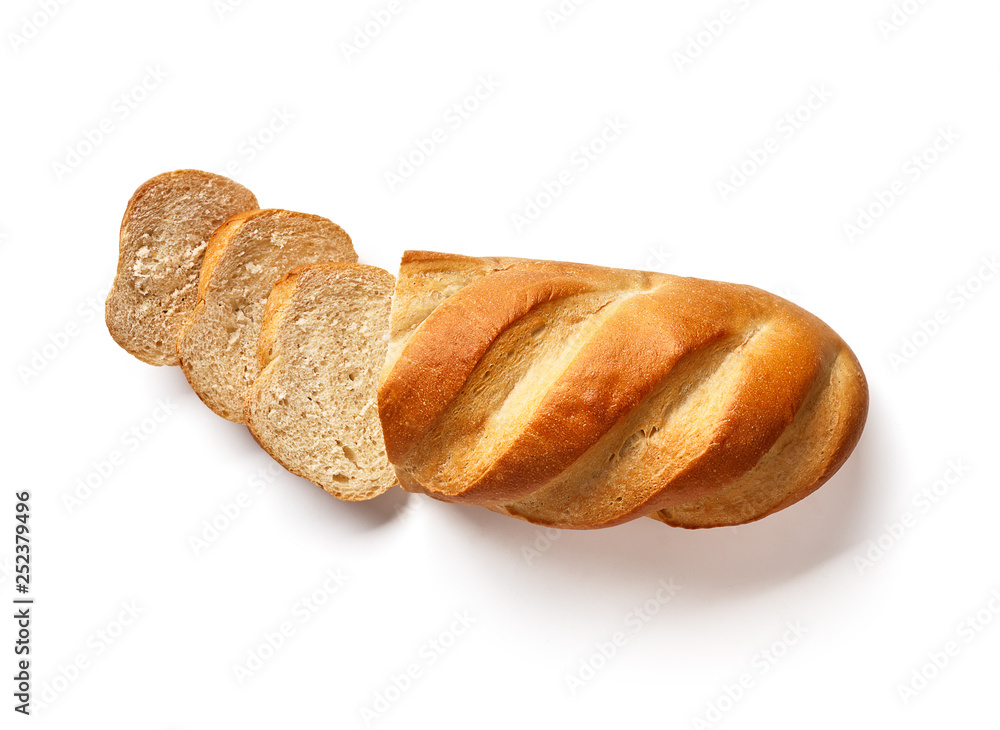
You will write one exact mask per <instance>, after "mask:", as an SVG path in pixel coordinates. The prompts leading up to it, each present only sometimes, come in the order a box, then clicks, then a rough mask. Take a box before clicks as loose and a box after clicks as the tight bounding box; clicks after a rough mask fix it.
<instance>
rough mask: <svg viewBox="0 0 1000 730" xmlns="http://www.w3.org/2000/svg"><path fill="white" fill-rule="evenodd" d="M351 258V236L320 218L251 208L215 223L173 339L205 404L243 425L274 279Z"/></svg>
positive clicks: (290, 212) (187, 374)
mask: <svg viewBox="0 0 1000 730" xmlns="http://www.w3.org/2000/svg"><path fill="white" fill-rule="evenodd" d="M357 260H358V256H357V254H356V253H355V252H354V246H353V245H352V244H351V238H350V236H348V235H347V233H345V232H344V230H343V229H342V228H341V227H340V226H338V225H337V224H336V223H333V222H331V221H329V220H327V219H326V218H322V217H320V216H318V215H309V214H306V213H295V212H292V211H288V210H276V209H271V210H252V211H248V212H246V213H240V214H239V215H236V216H233V217H232V218H230V219H229V220H228V221H226V222H225V223H224V224H223V225H222V226H220V227H219V229H218V230H217V231H216V232H215V233H214V234H213V236H212V239H211V240H210V241H209V244H208V250H207V251H206V253H205V262H204V264H203V265H202V270H201V278H200V280H199V282H198V303H197V304H196V305H195V308H194V312H193V313H192V314H191V317H190V318H189V319H188V320H187V322H185V323H184V326H183V327H182V328H181V331H180V334H179V335H178V336H177V354H178V356H179V359H180V363H181V368H182V369H183V370H184V375H185V376H186V377H187V379H188V382H189V383H190V384H191V387H192V388H194V390H195V392H196V393H197V394H198V396H199V397H200V398H201V399H202V400H203V401H204V402H205V403H206V404H207V405H208V407H209V408H211V409H212V410H213V411H215V412H216V413H218V414H219V415H220V416H222V417H223V418H228V419H229V420H230V421H235V422H236V423H243V422H244V420H243V402H244V400H245V399H246V393H247V389H248V388H249V387H250V385H251V384H252V383H253V381H254V380H255V379H256V377H257V375H258V374H259V373H260V369H259V367H258V365H257V340H258V337H259V335H260V327H261V321H262V317H263V314H264V305H265V304H266V302H267V296H268V294H270V293H271V288H272V287H273V286H274V284H275V282H276V281H277V280H278V279H280V278H281V277H282V276H283V275H284V274H286V273H288V272H289V271H290V270H291V269H293V268H295V267H296V266H301V265H303V264H313V263H320V262H326V261H342V262H349V263H354V262H356V261H357Z"/></svg>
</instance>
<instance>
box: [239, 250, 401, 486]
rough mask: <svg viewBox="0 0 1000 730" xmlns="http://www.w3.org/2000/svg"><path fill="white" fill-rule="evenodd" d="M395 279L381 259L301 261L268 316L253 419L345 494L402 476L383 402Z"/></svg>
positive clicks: (265, 439) (251, 400)
mask: <svg viewBox="0 0 1000 730" xmlns="http://www.w3.org/2000/svg"><path fill="white" fill-rule="evenodd" d="M393 285H394V279H393V277H392V275H391V274H389V273H388V272H386V271H383V270H382V269H378V268H375V267H373V266H362V265H358V264H315V265H312V266H301V267H298V268H296V269H293V270H292V271H291V272H289V273H288V274H287V275H286V276H284V277H283V278H282V279H281V280H280V281H278V283H277V284H276V285H275V287H274V289H273V291H272V292H271V295H270V297H269V298H268V300H267V306H266V308H265V310H264V313H263V315H262V323H263V326H262V329H261V335H260V342H259V349H258V359H259V365H260V368H261V372H260V376H259V377H258V378H257V379H256V381H255V382H254V384H253V385H252V386H251V388H250V390H249V392H248V394H247V399H246V404H245V416H246V422H247V425H248V426H249V427H250V431H251V433H253V435H254V438H256V439H257V441H258V442H259V443H260V445H261V446H263V447H264V449H265V450H266V451H267V452H268V453H269V454H271V456H273V457H274V458H275V459H276V460H277V461H278V462H280V463H281V464H282V466H284V467H285V468H286V469H288V470H289V471H291V472H293V473H295V474H298V475H299V476H302V477H305V478H306V479H308V480H310V481H312V482H314V483H316V484H318V485H319V486H321V487H323V489H325V490H326V491H327V492H329V493H330V494H332V495H333V496H335V497H338V498H340V499H347V500H363V499H370V498H371V497H374V496H376V495H378V494H381V493H382V492H384V491H385V490H386V489H388V488H389V487H391V486H392V485H394V484H395V483H396V477H395V474H394V473H393V470H392V467H391V466H390V465H389V460H388V459H387V457H386V454H385V444H384V442H383V440H382V426H381V424H380V422H379V416H378V404H377V402H376V394H377V389H378V379H379V374H380V372H381V367H382V363H383V361H384V360H385V354H386V348H387V346H388V336H389V309H390V302H391V299H392V291H393Z"/></svg>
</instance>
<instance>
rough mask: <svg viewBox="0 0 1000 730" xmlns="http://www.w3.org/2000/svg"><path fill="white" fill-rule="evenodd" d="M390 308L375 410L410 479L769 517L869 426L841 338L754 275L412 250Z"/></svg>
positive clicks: (568, 503) (704, 518) (586, 518)
mask: <svg viewBox="0 0 1000 730" xmlns="http://www.w3.org/2000/svg"><path fill="white" fill-rule="evenodd" d="M392 320H393V326H392V338H391V342H390V356H389V358H388V359H387V362H386V366H385V369H384V371H383V376H382V381H381V383H380V388H379V412H380V416H381V418H382V426H383V432H384V434H385V439H386V447H387V452H388V454H389V458H390V461H392V462H393V465H394V467H395V470H396V474H397V477H398V478H399V481H400V484H401V485H402V486H403V487H404V488H405V489H407V490H410V491H419V492H425V493H427V494H429V495H431V496H433V497H436V498H438V499H442V500H446V501H452V502H462V503H467V504H478V505H483V506H487V507H490V508H491V509H494V510H496V511H498V512H502V513H505V514H509V515H512V516H516V517H520V518H522V519H527V520H529V521H532V522H536V523H539V524H546V525H553V526H557V527H566V528H593V527H603V526H608V525H613V524H619V523H621V522H625V521H627V520H631V519H634V518H636V517H639V516H643V515H650V514H655V515H656V516H657V518H658V519H661V520H664V521H667V522H671V523H673V524H683V525H684V526H689V527H696V526H702V525H706V526H707V525H717V524H739V523H742V522H746V521H749V520H751V519H759V518H760V517H762V516H764V514H770V513H771V512H773V511H775V510H777V509H781V508H783V507H784V506H787V505H788V504H791V503H793V502H795V501H797V500H798V499H801V498H802V497H804V496H805V495H806V494H808V493H810V492H811V491H813V490H814V489H815V488H816V487H818V486H819V484H821V483H822V482H823V481H825V480H826V479H828V478H829V476H830V475H832V473H833V472H834V471H836V469H837V468H838V467H839V466H840V464H842V463H843V461H844V460H845V459H846V458H847V456H848V455H849V454H850V451H851V450H852V449H853V447H854V444H855V443H856V442H857V439H858V437H859V436H860V433H861V429H862V428H863V425H864V419H865V413H866V410H867V387H866V386H865V384H864V378H863V374H861V371H860V367H857V360H856V359H855V358H854V356H853V353H851V352H850V350H849V348H847V346H846V344H844V342H843V341H842V340H841V339H840V338H839V337H838V336H837V335H836V334H835V333H834V332H833V331H832V330H831V329H830V328H829V327H828V326H827V325H825V324H824V323H823V322H822V321H820V320H819V319H818V318H816V317H814V316H813V315H811V314H809V313H808V312H805V311H804V310H802V309H800V308H798V307H796V306H795V305H793V304H791V303H789V302H787V301H785V300H783V299H781V298H779V297H776V296H773V295H771V294H768V293H766V292H763V291H761V290H759V289H755V288H753V287H745V286H738V285H734V284H724V283H719V282H710V281H702V280H697V279H685V278H680V277H674V276H668V275H663V274H655V273H645V272H636V271H626V270H617V269H606V268H601V267H593V266H584V265H580V264H568V263H560V262H547V261H531V260H526V259H513V258H489V259H475V258H471V257H464V256H449V255H447V254H437V253H429V252H414V251H408V252H406V254H404V256H403V263H402V266H401V268H400V275H399V278H398V279H397V287H396V295H395V301H394V305H393V314H392ZM834 363H837V365H838V368H839V369H838V370H837V371H836V372H837V373H841V371H842V370H843V369H844V367H847V370H846V371H845V372H846V373H847V376H846V377H847V381H849V382H848V384H849V385H850V387H842V386H841V385H838V384H837V383H840V381H839V380H838V381H837V383H834V382H833V379H832V378H831V373H833V372H834ZM837 377H840V376H839V375H838V376H837ZM831 393H834V394H835V396H836V397H835V398H834V399H833V400H831V399H830V394H831ZM834 411H835V412H837V413H839V414H841V415H839V416H837V418H836V419H835V421H836V422H835V423H834V426H835V427H831V428H828V429H826V430H825V431H822V433H821V432H820V430H817V428H816V427H815V425H814V427H813V428H812V429H811V430H810V429H807V428H805V427H803V426H802V424H804V423H806V422H822V420H823V417H825V416H826V415H828V414H829V413H831V412H834ZM816 414H819V416H816ZM817 418H818V419H819V421H817ZM793 424H795V425H793ZM797 431H802V434H803V435H802V437H801V438H798V440H797V441H796V440H795V439H792V443H791V445H789V443H786V442H787V441H789V439H791V437H792V436H795V434H796V433H797ZM827 434H832V435H830V436H829V437H828V436H827ZM783 438H784V441H783ZM800 442H807V443H805V447H806V448H802V446H803V443H800ZM779 447H780V448H779ZM789 448H793V449H799V450H800V451H801V452H802V453H800V454H799V455H798V458H797V460H796V461H795V463H794V464H793V465H789V463H788V460H787V459H785V458H782V457H781V456H780V454H781V453H785V452H786V451H787V450H788V449H789ZM775 449H778V454H779V455H775ZM755 469H756V470H757V471H756V472H755ZM762 477H767V478H768V479H772V480H776V481H777V482H780V483H775V484H774V486H769V485H768V484H767V483H764V482H763V481H762ZM783 478H785V479H784V481H782V480H783ZM789 480H790V481H789ZM762 495H763V496H762ZM713 499H714V501H713ZM727 500H728V501H727ZM661 510H663V511H662V512H661Z"/></svg>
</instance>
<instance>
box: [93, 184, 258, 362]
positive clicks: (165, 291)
mask: <svg viewBox="0 0 1000 730" xmlns="http://www.w3.org/2000/svg"><path fill="white" fill-rule="evenodd" d="M256 207H257V198H255V197H254V194H253V193H251V192H250V191H249V190H247V189H246V188H245V187H243V186H242V185H240V184H239V183H236V182H233V181H232V180H230V179H229V178H226V177H222V176H221V175H213V174H212V173H209V172H202V171H201V170H176V171H175V172H166V173H163V174H162V175H157V176H156V177H154V178H152V179H150V180H147V181H146V182H144V183H143V184H142V185H140V186H139V189H138V190H136V191H135V193H134V194H133V195H132V199H131V200H129V203H128V207H127V208H126V209H125V215H124V217H123V218H122V225H121V233H120V236H119V249H118V272H117V274H116V275H115V281H114V284H113V285H112V287H111V292H110V293H109V294H108V299H107V302H106V304H105V321H106V322H107V325H108V331H109V332H110V333H111V336H112V337H113V338H114V340H115V342H117V343H118V344H119V345H121V346H122V347H123V348H124V349H126V350H128V351H129V352H130V353H132V354H133V355H135V356H136V357H137V358H139V359H140V360H142V361H143V362H147V363H149V364H150V365H176V364H177V348H176V346H175V342H176V340H177V333H178V332H179V331H180V328H181V325H182V324H183V323H184V321H185V320H186V319H187V318H188V317H189V316H190V315H191V312H192V310H194V305H195V302H196V301H197V298H198V276H199V274H200V272H201V264H202V259H203V258H204V255H205V249H206V247H207V246H208V241H209V238H211V236H212V232H213V231H215V229H216V228H218V227H219V226H220V225H221V224H222V223H223V222H225V221H226V219H228V218H229V217H231V216H233V215H235V214H236V213H240V212H242V211H245V210H252V209H254V208H256Z"/></svg>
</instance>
